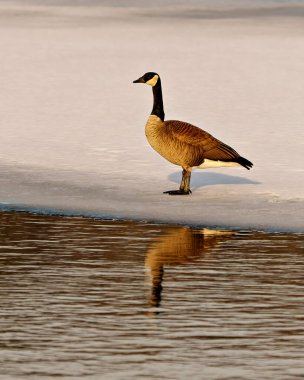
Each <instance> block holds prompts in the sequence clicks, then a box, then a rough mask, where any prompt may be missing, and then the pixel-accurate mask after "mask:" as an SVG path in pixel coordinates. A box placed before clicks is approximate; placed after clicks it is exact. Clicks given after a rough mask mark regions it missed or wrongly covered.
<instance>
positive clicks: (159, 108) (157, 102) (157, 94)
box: [151, 78, 165, 121]
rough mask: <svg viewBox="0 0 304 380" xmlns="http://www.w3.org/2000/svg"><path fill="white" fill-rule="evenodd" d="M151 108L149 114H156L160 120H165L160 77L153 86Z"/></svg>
mask: <svg viewBox="0 0 304 380" xmlns="http://www.w3.org/2000/svg"><path fill="white" fill-rule="evenodd" d="M153 98H154V103H153V109H152V112H151V115H156V116H157V117H159V118H160V119H161V120H162V121H164V120H165V113H164V105H163V94H162V87H161V81H160V78H159V79H158V81H157V83H156V85H155V86H154V87H153Z"/></svg>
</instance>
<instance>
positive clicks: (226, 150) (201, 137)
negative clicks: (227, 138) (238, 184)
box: [164, 120, 240, 162]
mask: <svg viewBox="0 0 304 380" xmlns="http://www.w3.org/2000/svg"><path fill="white" fill-rule="evenodd" d="M164 124H165V127H166V132H167V133H169V134H170V135H171V136H172V137H173V139H176V140H178V141H179V142H180V143H183V144H187V145H191V146H192V147H193V148H194V149H195V150H196V151H197V152H198V153H200V156H201V161H202V162H203V160H204V159H205V158H207V159H209V160H215V161H230V160H234V159H236V158H238V157H240V155H239V154H238V153H237V152H236V151H235V150H234V149H232V148H231V147H230V146H228V145H226V144H224V143H223V142H221V141H220V140H218V139H216V138H215V137H213V136H212V135H210V133H208V132H206V131H203V130H202V129H200V128H198V127H195V126H194V125H192V124H189V123H185V122H183V121H179V120H167V121H165V122H164Z"/></svg>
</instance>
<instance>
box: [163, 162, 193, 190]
mask: <svg viewBox="0 0 304 380" xmlns="http://www.w3.org/2000/svg"><path fill="white" fill-rule="evenodd" d="M190 178H191V168H190V169H188V170H187V169H185V168H183V177H182V182H181V184H180V187H179V190H169V191H164V194H169V195H188V194H191V193H192V191H191V190H190Z"/></svg>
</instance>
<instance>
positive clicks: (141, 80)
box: [133, 77, 146, 83]
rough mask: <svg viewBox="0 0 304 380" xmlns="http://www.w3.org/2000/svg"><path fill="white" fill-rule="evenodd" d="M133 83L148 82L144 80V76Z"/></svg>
mask: <svg viewBox="0 0 304 380" xmlns="http://www.w3.org/2000/svg"><path fill="white" fill-rule="evenodd" d="M133 83H146V81H145V80H144V78H143V77H140V78H138V79H136V80H134V81H133Z"/></svg>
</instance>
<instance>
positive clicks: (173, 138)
mask: <svg viewBox="0 0 304 380" xmlns="http://www.w3.org/2000/svg"><path fill="white" fill-rule="evenodd" d="M133 83H145V84H147V85H150V86H152V90H153V109H152V112H151V114H150V116H149V118H148V121H147V123H146V126H145V134H146V137H147V140H148V142H149V144H150V145H151V146H152V148H153V149H154V150H156V152H158V153H159V154H160V155H161V156H162V157H164V158H165V159H166V160H168V161H169V162H171V163H172V164H175V165H178V166H181V167H182V180H181V184H180V187H179V189H178V190H169V191H164V194H169V195H188V194H191V193H192V191H191V189H190V179H191V172H192V169H194V168H201V169H207V168H219V167H225V166H237V165H241V166H243V167H244V168H246V169H248V170H249V169H250V168H251V167H252V166H253V164H252V162H250V161H249V160H247V159H246V158H244V157H241V156H240V155H239V154H238V153H237V152H236V151H235V150H234V149H233V148H231V147H230V146H228V145H226V144H225V143H223V142H222V141H220V140H218V139H217V138H215V137H213V136H212V135H211V134H210V133H208V132H206V131H204V130H202V129H201V128H199V127H196V126H194V125H192V124H190V123H187V122H184V121H179V120H166V121H165V113H164V105H163V95H162V86H161V79H160V76H159V75H158V74H157V73H155V72H147V73H146V74H144V75H143V76H141V77H140V78H138V79H136V80H134V81H133Z"/></svg>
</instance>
